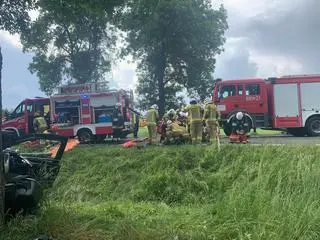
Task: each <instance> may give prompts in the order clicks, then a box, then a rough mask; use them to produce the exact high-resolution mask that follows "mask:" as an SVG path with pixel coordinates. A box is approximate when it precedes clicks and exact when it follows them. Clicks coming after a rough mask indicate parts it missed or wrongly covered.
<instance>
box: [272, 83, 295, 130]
mask: <svg viewBox="0 0 320 240" xmlns="http://www.w3.org/2000/svg"><path fill="white" fill-rule="evenodd" d="M273 88H274V126H275V127H276V128H282V127H284V128H289V127H290V128H294V127H301V122H300V117H299V115H300V114H299V95H298V84H296V83H292V84H275V85H274V86H273Z"/></svg>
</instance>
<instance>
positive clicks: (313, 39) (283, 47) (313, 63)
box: [0, 0, 320, 108]
mask: <svg viewBox="0 0 320 240" xmlns="http://www.w3.org/2000/svg"><path fill="white" fill-rule="evenodd" d="M213 2H214V4H215V5H219V4H220V3H223V4H224V5H225V8H226V9H227V11H228V23H229V30H228V32H227V35H226V37H227V41H226V44H225V46H224V48H225V51H224V53H223V54H221V55H220V56H218V57H217V65H216V69H215V74H214V75H215V77H217V78H223V79H234V78H250V77H256V76H259V77H269V76H281V75H287V74H308V73H310V74H315V73H320V71H319V70H318V64H319V57H320V32H319V29H320V17H319V14H320V1H319V0H213ZM0 44H1V47H2V53H3V57H4V65H3V92H4V93H3V104H4V106H5V107H10V108H13V107H15V106H16V105H17V104H18V103H19V102H20V101H21V100H22V99H24V98H27V97H35V96H43V94H42V93H41V92H40V90H39V86H38V82H37V78H36V76H34V75H31V74H30V73H29V71H28V70H27V67H28V64H29V62H30V61H31V59H32V55H31V54H23V53H22V51H21V45H20V44H19V41H18V37H17V36H10V35H9V34H8V33H6V32H0ZM112 76H113V79H114V81H113V82H112V84H111V86H112V87H120V88H126V89H127V88H133V87H134V86H135V84H136V82H137V79H136V76H135V64H128V63H127V62H122V63H118V64H117V66H114V69H113V72H112Z"/></svg>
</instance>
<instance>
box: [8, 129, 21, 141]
mask: <svg viewBox="0 0 320 240" xmlns="http://www.w3.org/2000/svg"><path fill="white" fill-rule="evenodd" d="M6 132H8V133H9V135H10V138H11V139H13V140H16V139H17V138H19V136H18V134H17V132H16V131H15V130H11V129H7V130H6Z"/></svg>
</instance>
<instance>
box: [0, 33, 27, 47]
mask: <svg viewBox="0 0 320 240" xmlns="http://www.w3.org/2000/svg"><path fill="white" fill-rule="evenodd" d="M0 39H1V40H3V41H5V42H7V43H9V44H10V45H11V46H13V47H16V48H19V49H22V44H21V42H20V37H19V35H18V34H14V35H11V34H10V33H9V32H7V31H2V30H1V31H0Z"/></svg>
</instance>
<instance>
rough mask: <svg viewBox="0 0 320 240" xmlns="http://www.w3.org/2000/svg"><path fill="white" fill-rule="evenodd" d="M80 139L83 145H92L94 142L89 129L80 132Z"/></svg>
mask: <svg viewBox="0 0 320 240" xmlns="http://www.w3.org/2000/svg"><path fill="white" fill-rule="evenodd" d="M78 138H79V141H80V142H81V143H90V142H91V141H92V132H91V131H90V130H89V129H81V130H80V131H79V132H78Z"/></svg>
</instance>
